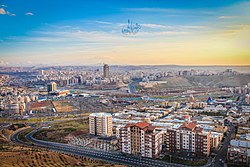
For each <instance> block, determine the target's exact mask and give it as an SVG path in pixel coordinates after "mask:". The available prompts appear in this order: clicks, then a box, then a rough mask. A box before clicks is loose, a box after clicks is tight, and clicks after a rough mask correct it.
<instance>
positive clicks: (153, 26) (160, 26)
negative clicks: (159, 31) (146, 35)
mask: <svg viewBox="0 0 250 167" xmlns="http://www.w3.org/2000/svg"><path fill="white" fill-rule="evenodd" d="M140 25H141V26H142V27H148V28H169V27H168V26H165V25H162V24H140Z"/></svg>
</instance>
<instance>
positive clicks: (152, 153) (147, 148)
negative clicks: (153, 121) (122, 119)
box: [119, 122, 163, 158]
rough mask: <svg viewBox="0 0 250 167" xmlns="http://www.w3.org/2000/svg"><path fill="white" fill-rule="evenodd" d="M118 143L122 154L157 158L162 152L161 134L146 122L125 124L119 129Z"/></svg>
mask: <svg viewBox="0 0 250 167" xmlns="http://www.w3.org/2000/svg"><path fill="white" fill-rule="evenodd" d="M119 141H120V144H121V146H120V147H121V151H122V152H123V153H127V154H133V155H140V156H143V157H149V158H157V157H158V156H159V154H160V153H161V151H162V143H163V132H162V131H161V130H157V129H156V128H155V127H154V126H151V125H150V124H149V123H147V122H138V123H135V124H127V125H126V126H124V127H122V128H120V136H119Z"/></svg>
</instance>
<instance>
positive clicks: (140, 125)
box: [134, 122, 150, 129]
mask: <svg viewBox="0 0 250 167" xmlns="http://www.w3.org/2000/svg"><path fill="white" fill-rule="evenodd" d="M134 125H135V126H137V127H138V128H141V129H144V128H145V127H147V126H149V125H150V124H149V123H147V122H138V123H136V124H134Z"/></svg>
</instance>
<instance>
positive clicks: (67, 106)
mask: <svg viewBox="0 0 250 167" xmlns="http://www.w3.org/2000/svg"><path fill="white" fill-rule="evenodd" d="M52 103H53V105H54V107H55V109H56V111H57V112H71V111H73V110H78V108H76V107H75V106H74V105H73V104H72V102H68V101H67V100H62V101H52Z"/></svg>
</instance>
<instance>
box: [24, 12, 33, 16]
mask: <svg viewBox="0 0 250 167" xmlns="http://www.w3.org/2000/svg"><path fill="white" fill-rule="evenodd" d="M25 15H26V16H33V15H34V14H33V13H32V12H27V13H25Z"/></svg>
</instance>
